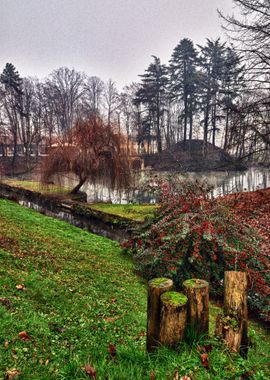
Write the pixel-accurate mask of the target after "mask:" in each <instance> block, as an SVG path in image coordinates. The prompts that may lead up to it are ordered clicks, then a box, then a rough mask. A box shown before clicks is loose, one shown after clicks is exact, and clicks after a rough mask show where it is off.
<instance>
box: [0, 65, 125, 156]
mask: <svg viewBox="0 0 270 380" xmlns="http://www.w3.org/2000/svg"><path fill="white" fill-rule="evenodd" d="M119 107H120V95H119V94H118V92H117V89H116V86H115V83H114V82H113V81H112V80H109V81H108V82H107V83H104V82H103V81H102V80H101V79H99V78H97V77H87V76H86V75H85V74H83V73H80V72H77V71H75V70H74V69H68V68H64V67H62V68H59V69H58V70H55V71H53V72H52V73H51V74H50V75H49V77H48V78H47V79H46V80H45V81H43V82H41V81H39V80H38V79H37V78H21V77H20V75H19V73H18V71H17V70H16V68H15V67H14V66H13V65H12V64H11V63H7V64H6V67H5V68H4V70H3V72H2V74H1V76H0V144H1V147H2V154H3V155H5V154H6V153H7V149H8V147H9V146H11V147H12V151H13V157H14V160H15V158H16V156H17V154H18V146H20V149H22V150H23V153H24V154H25V155H26V157H29V155H30V153H31V148H32V147H33V145H34V146H35V149H36V151H37V152H38V149H39V146H40V145H41V144H42V145H43V146H45V147H49V146H52V145H53V144H59V142H60V141H61V140H62V138H63V136H65V135H66V132H67V131H69V130H70V129H71V128H72V126H73V125H74V124H75V122H76V121H77V120H78V119H87V118H89V117H90V116H91V115H93V114H96V115H101V114H102V115H103V116H104V118H106V121H107V123H108V125H111V124H112V123H114V122H115V120H117V112H118V110H119Z"/></svg>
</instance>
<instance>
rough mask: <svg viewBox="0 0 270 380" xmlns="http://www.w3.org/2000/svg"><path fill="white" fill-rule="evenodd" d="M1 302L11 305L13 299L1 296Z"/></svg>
mask: <svg viewBox="0 0 270 380" xmlns="http://www.w3.org/2000/svg"><path fill="white" fill-rule="evenodd" d="M0 303H1V304H2V305H4V306H9V305H11V301H10V300H9V299H8V298H0Z"/></svg>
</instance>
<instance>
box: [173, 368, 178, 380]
mask: <svg viewBox="0 0 270 380" xmlns="http://www.w3.org/2000/svg"><path fill="white" fill-rule="evenodd" d="M173 380H179V371H178V368H175V371H174V376H173Z"/></svg>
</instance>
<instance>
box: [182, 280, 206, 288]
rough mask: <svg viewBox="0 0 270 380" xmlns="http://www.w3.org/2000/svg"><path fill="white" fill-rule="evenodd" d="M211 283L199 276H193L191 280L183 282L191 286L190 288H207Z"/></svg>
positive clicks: (184, 285)
mask: <svg viewBox="0 0 270 380" xmlns="http://www.w3.org/2000/svg"><path fill="white" fill-rule="evenodd" d="M208 286H209V283H208V282H207V281H205V280H201V279H198V278H191V279H189V280H186V281H184V282H183V287H189V288H196V289H198V288H205V287H208Z"/></svg>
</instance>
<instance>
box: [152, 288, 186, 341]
mask: <svg viewBox="0 0 270 380" xmlns="http://www.w3.org/2000/svg"><path fill="white" fill-rule="evenodd" d="M160 301H161V315H160V333H159V343H160V344H162V345H164V346H166V347H175V346H176V345H177V344H178V343H179V342H181V340H182V339H183V336H184V332H185V328H186V319H187V301H188V299H187V297H186V296H185V295H184V294H181V293H178V292H166V293H163V294H162V296H161V297H160Z"/></svg>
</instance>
